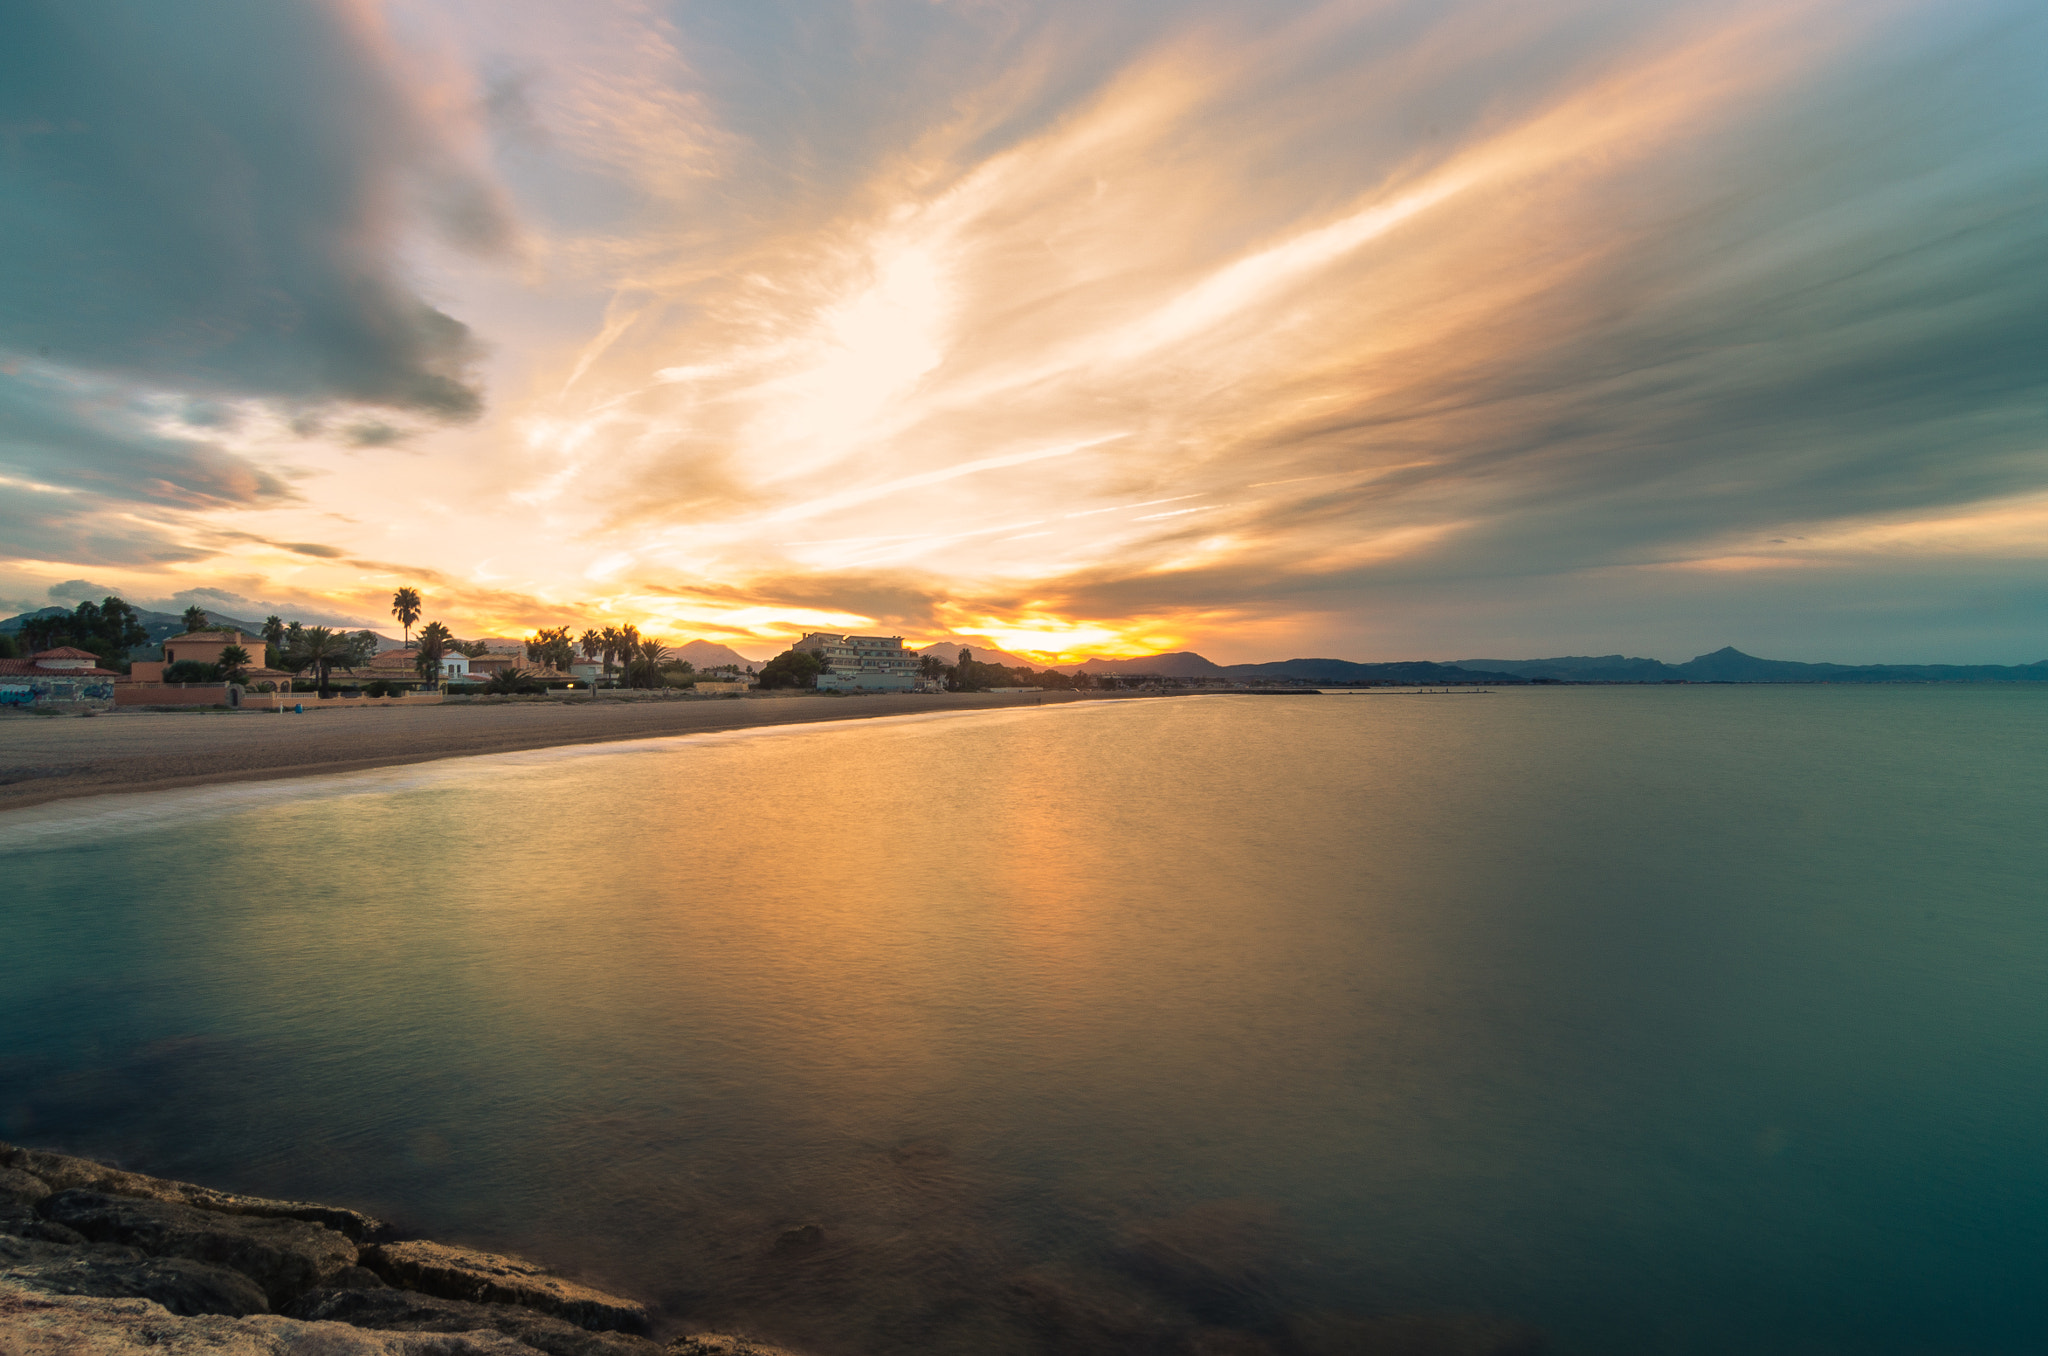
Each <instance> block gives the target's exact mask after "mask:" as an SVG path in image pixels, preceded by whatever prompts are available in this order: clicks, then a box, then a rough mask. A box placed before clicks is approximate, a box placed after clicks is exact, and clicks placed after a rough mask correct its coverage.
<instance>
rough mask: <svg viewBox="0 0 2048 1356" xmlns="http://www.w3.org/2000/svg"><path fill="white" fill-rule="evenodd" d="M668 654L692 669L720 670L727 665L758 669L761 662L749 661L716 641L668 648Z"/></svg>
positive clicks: (700, 641)
mask: <svg viewBox="0 0 2048 1356" xmlns="http://www.w3.org/2000/svg"><path fill="white" fill-rule="evenodd" d="M669 654H670V655H671V656H672V657H674V658H676V659H685V660H688V661H689V662H690V665H691V666H692V667H693V668H699V669H722V668H724V667H725V666H726V665H727V664H737V665H739V666H740V667H741V668H743V669H752V668H759V667H760V666H761V664H762V662H763V661H762V660H759V659H749V658H747V657H746V656H745V655H743V654H741V653H740V652H739V651H738V650H735V649H733V648H732V647H730V646H727V645H720V644H718V643H717V642H716V641H710V640H692V641H688V642H686V643H684V644H681V645H672V646H670V647H669Z"/></svg>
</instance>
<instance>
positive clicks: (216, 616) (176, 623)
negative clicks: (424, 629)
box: [0, 606, 404, 659]
mask: <svg viewBox="0 0 2048 1356" xmlns="http://www.w3.org/2000/svg"><path fill="white" fill-rule="evenodd" d="M72 611H73V609H71V608H68V607H57V606H51V607H39V608H37V609H36V610H35V611H33V612H24V613H22V614H20V615H19V616H15V617H9V618H8V619H7V620H6V621H0V633H5V634H7V635H13V634H15V633H16V632H18V631H20V630H21V627H22V623H23V622H27V621H32V620H34V619H35V618H37V617H60V616H61V617H68V616H70V615H71V613H72ZM135 615H136V616H137V617H138V618H140V619H141V622H142V629H143V630H145V631H147V632H149V642H148V644H147V645H145V646H142V647H139V648H137V649H135V650H133V651H131V652H130V654H129V657H130V658H132V659H148V658H150V657H151V651H154V650H156V649H157V648H158V647H160V646H161V645H162V644H163V643H164V642H165V641H166V640H169V639H170V638H171V637H172V636H181V635H183V634H185V615H184V614H183V613H182V612H152V611H150V610H149V609H148V608H146V607H138V608H136V609H135ZM206 625H207V628H208V629H209V630H215V631H230V630H232V631H240V632H241V633H242V634H244V635H249V636H259V637H260V636H261V635H262V634H263V623H262V622H253V621H243V620H240V619H239V618H235V617H230V616H228V615H227V614H226V613H223V612H213V611H209V612H208V613H207V614H206ZM340 629H343V630H350V631H353V630H359V629H361V628H359V627H344V628H340ZM371 634H372V635H377V633H376V632H371ZM403 644H404V642H403V641H400V640H395V639H393V638H392V637H390V636H386V635H377V648H378V650H379V651H380V652H381V651H384V650H396V649H399V648H400V647H401V646H402V645H403Z"/></svg>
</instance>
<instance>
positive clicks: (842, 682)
mask: <svg viewBox="0 0 2048 1356" xmlns="http://www.w3.org/2000/svg"><path fill="white" fill-rule="evenodd" d="M790 648H791V649H794V650H807V651H809V652H810V653H812V654H814V655H816V656H817V657H818V658H820V659H822V660H824V661H825V672H823V673H821V674H819V675H818V691H820V692H914V691H916V690H917V688H918V671H919V670H918V656H917V652H916V651H914V650H906V649H904V648H903V637H901V636H853V635H841V634H839V633H837V632H833V631H813V632H811V633H810V634H809V635H807V636H805V637H804V638H803V639H802V640H800V641H798V642H797V643H796V644H795V645H793V646H791V647H790Z"/></svg>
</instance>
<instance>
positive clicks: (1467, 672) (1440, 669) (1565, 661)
mask: <svg viewBox="0 0 2048 1356" xmlns="http://www.w3.org/2000/svg"><path fill="white" fill-rule="evenodd" d="M70 611H71V609H70V608H68V607H56V606H52V607H45V608H38V609H37V610H36V611H34V612H23V613H21V614H20V615H18V616H13V617H9V618H7V619H6V620H5V621H0V633H4V634H9V635H11V634H13V633H15V632H17V631H19V630H21V626H22V623H23V622H26V621H29V620H32V619H33V618H36V617H44V616H56V615H62V614H68V613H69V612H70ZM136 615H137V616H138V617H139V618H141V620H142V625H143V627H144V629H145V630H147V631H148V632H149V644H150V645H151V646H152V647H154V646H158V645H161V644H163V642H164V641H165V639H166V638H168V637H170V636H175V635H178V634H180V633H182V632H183V631H184V629H185V619H184V617H183V616H181V615H180V614H178V613H175V612H151V611H148V610H147V609H143V608H137V609H136ZM207 620H208V622H209V624H210V625H212V626H215V627H219V628H221V629H223V630H225V629H227V628H230V627H233V628H235V629H237V630H240V631H243V632H246V633H248V634H249V635H252V636H253V635H261V634H262V631H263V624H262V623H261V622H252V621H242V620H239V619H237V618H234V617H230V616H226V615H224V614H222V613H217V612H209V613H208V614H207ZM372 634H377V633H375V632H373V633H372ZM965 639H966V642H967V643H966V648H967V649H968V650H969V651H970V652H971V653H972V654H973V656H974V658H975V660H976V661H977V662H979V663H983V664H1000V665H1002V666H1003V667H1004V668H1029V669H1035V670H1040V671H1043V670H1045V669H1048V668H1051V669H1056V670H1057V671H1059V672H1061V673H1108V674H1133V675H1135V674H1148V675H1157V676H1158V677H1161V678H1213V679H1217V680H1219V681H1222V682H1238V683H1243V682H1259V681H1269V682H1270V681H1280V682H1296V683H1332V684H1335V683H1418V684H1428V683H1527V682H1557V683H2012V682H2035V683H2039V682H2048V660H2043V661H2040V662H2038V663H2033V664H1803V663H1799V662H1797V661H1794V660H1789V659H1759V658H1757V657H1756V656H1755V655H1749V654H1744V653H1743V652H1742V651H1740V650H1738V649H1736V648H1735V647H1734V646H1732V645H1729V646H1725V647H1723V648H1722V649H1719V650H1716V651H1714V652H1713V653H1712V654H1703V655H1700V656H1698V657H1696V658H1694V659H1690V660H1688V661H1686V662H1685V663H1683V664H1666V663H1665V662H1663V661H1662V660H1659V659H1639V658H1629V657H1627V656H1624V655H1618V654H1608V655H1566V656H1563V657H1560V658H1557V659H1460V660H1457V661H1455V662H1453V663H1448V664H1444V663H1437V662H1435V661H1433V660H1406V661H1398V662H1393V663H1379V664H1361V663H1355V662H1353V661H1351V660H1349V659H1282V660H1276V661H1273V662H1270V663H1264V664H1218V663H1215V662H1213V661H1212V660H1209V659H1205V658H1204V657H1202V656H1201V655H1198V654H1196V653H1195V652H1194V651H1192V650H1176V651H1174V652H1172V653H1170V654H1154V655H1143V656H1140V657H1139V658H1136V659H1089V660H1086V661H1083V662H1081V663H1078V664H1055V665H1046V664H1039V663H1035V662H1034V661H1032V660H1030V659H1028V658H1026V657H1024V656H1022V655H1015V654H1010V653H1007V652H1006V651H1003V650H999V649H996V648H995V647H994V646H992V645H977V644H974V643H973V642H974V641H975V640H976V639H977V638H976V637H973V636H969V637H966V638H965ZM377 640H378V645H379V648H380V649H385V650H395V649H397V648H399V646H400V645H401V644H402V642H400V641H398V640H395V639H393V638H392V637H390V636H386V635H377ZM961 645H962V642H960V641H940V642H938V643H937V644H934V645H927V646H926V647H925V648H924V649H922V650H920V651H918V653H920V654H928V655H935V656H937V657H938V658H939V659H940V660H942V661H944V662H945V663H948V664H952V663H956V662H958V660H959V658H960V650H961ZM670 653H671V654H673V655H674V656H675V657H676V658H679V659H687V660H689V661H690V663H692V664H694V665H695V666H696V667H698V668H700V669H709V668H719V667H723V666H724V665H727V664H738V665H740V666H742V667H755V666H758V665H759V664H760V663H761V662H762V661H760V660H756V659H749V658H747V657H746V656H745V655H743V654H741V653H740V652H739V651H737V650H734V649H732V648H730V647H728V646H725V645H720V644H718V643H716V642H715V641H709V640H692V641H688V642H686V643H684V644H682V645H678V646H675V647H674V648H673V649H672V650H671V651H670ZM135 657H136V658H142V657H144V656H143V655H142V654H141V653H140V652H138V653H137V654H136V656H135Z"/></svg>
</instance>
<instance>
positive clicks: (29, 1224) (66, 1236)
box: [0, 1200, 85, 1243]
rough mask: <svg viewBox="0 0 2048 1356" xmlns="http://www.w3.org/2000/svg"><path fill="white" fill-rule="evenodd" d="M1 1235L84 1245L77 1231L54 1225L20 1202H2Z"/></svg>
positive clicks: (82, 1237)
mask: <svg viewBox="0 0 2048 1356" xmlns="http://www.w3.org/2000/svg"><path fill="white" fill-rule="evenodd" d="M0 1234H6V1235H10V1236H12V1237H15V1238H35V1239H41V1240H42V1241H43V1242H45V1243H83V1242H85V1235H83V1234H81V1233H79V1232H78V1231H77V1230H76V1229H67V1228H65V1227H64V1226H63V1225H61V1224H53V1223H51V1222H50V1221H49V1220H46V1219H44V1218H43V1217H42V1216H41V1215H38V1214H37V1213H36V1212H35V1211H34V1210H33V1209H31V1208H30V1207H29V1206H27V1205H24V1204H22V1203H21V1202H19V1201H8V1200H0Z"/></svg>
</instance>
